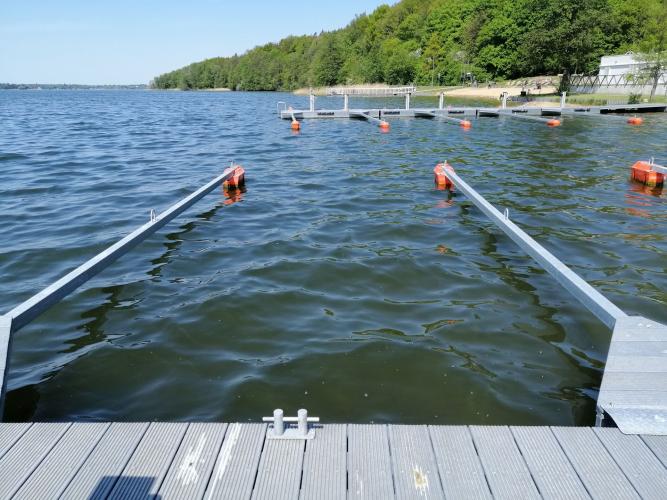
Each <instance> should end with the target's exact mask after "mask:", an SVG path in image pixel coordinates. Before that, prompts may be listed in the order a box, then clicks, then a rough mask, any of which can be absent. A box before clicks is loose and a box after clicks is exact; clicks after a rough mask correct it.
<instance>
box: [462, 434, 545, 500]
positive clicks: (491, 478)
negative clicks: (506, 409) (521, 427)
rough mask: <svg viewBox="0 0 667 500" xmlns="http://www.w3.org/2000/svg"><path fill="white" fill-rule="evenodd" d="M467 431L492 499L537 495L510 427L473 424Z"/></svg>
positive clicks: (533, 496) (525, 497)
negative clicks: (469, 433)
mask: <svg viewBox="0 0 667 500" xmlns="http://www.w3.org/2000/svg"><path fill="white" fill-rule="evenodd" d="M470 432H471V434H472V438H473V441H474V443H475V446H476V447H477V453H478V454H479V458H480V460H481V462H482V466H483V467H484V472H485V473H486V479H487V480H488V482H489V487H490V488H491V493H492V494H493V496H494V498H500V499H503V498H507V499H516V498H522V499H527V498H539V497H540V495H539V493H538V491H537V487H536V486H535V483H534V481H533V478H532V476H531V474H530V471H529V470H528V467H527V465H526V463H525V461H524V460H523V457H522V456H521V452H520V451H519V448H517V445H516V443H515V442H514V437H513V435H512V433H511V432H510V430H509V428H507V427H487V426H472V427H470Z"/></svg>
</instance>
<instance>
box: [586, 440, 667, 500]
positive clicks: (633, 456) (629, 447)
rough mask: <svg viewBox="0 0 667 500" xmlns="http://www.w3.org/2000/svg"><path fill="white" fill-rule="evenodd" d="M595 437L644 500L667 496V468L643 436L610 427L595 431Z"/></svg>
mask: <svg viewBox="0 0 667 500" xmlns="http://www.w3.org/2000/svg"><path fill="white" fill-rule="evenodd" d="M595 434H596V435H597V437H598V438H599V439H600V441H602V444H604V447H605V448H606V449H607V451H608V452H609V454H610V455H611V456H612V458H613V459H614V460H615V461H616V463H617V464H618V466H619V467H620V468H621V470H622V471H623V473H624V474H625V476H626V477H627V478H628V479H629V480H630V482H631V483H632V485H633V486H634V487H635V489H636V490H637V492H638V493H639V495H640V496H641V497H642V498H645V499H656V500H658V499H664V498H665V496H667V475H666V474H665V467H664V465H663V464H662V463H661V462H660V460H659V459H658V457H656V456H655V454H654V453H653V452H652V451H651V449H650V448H649V447H647V446H646V444H644V442H643V441H642V440H641V438H640V437H639V436H626V435H625V434H623V433H621V431H619V430H618V429H609V428H607V429H595Z"/></svg>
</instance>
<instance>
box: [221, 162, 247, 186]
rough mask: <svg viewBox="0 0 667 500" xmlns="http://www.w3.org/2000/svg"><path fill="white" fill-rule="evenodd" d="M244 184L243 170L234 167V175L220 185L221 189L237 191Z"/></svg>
mask: <svg viewBox="0 0 667 500" xmlns="http://www.w3.org/2000/svg"><path fill="white" fill-rule="evenodd" d="M244 184H245V170H244V169H243V167H242V166H241V165H236V166H235V167H234V175H232V176H231V177H230V178H229V179H227V180H226V181H225V182H223V183H222V188H223V189H238V188H240V187H241V186H243V185H244Z"/></svg>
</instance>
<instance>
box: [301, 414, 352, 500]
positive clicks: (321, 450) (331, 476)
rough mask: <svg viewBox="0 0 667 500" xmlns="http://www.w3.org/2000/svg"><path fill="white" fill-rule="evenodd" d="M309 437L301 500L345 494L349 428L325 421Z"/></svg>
mask: <svg viewBox="0 0 667 500" xmlns="http://www.w3.org/2000/svg"><path fill="white" fill-rule="evenodd" d="M315 433H316V438H315V439H312V440H310V441H306V452H305V454H304V458H303V478H302V481H301V499H302V500H311V499H312V500H319V499H322V500H327V499H331V500H334V499H338V498H345V496H346V494H347V428H346V426H345V425H335V424H333V425H326V426H323V427H322V428H319V429H317V430H316V431H315Z"/></svg>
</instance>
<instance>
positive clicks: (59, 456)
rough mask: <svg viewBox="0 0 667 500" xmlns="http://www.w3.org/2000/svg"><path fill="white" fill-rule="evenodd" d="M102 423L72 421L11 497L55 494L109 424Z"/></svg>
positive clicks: (86, 456)
mask: <svg viewBox="0 0 667 500" xmlns="http://www.w3.org/2000/svg"><path fill="white" fill-rule="evenodd" d="M109 426H110V424H108V423H107V424H103V423H74V424H72V426H71V427H70V428H69V429H68V430H67V432H66V433H65V434H64V435H63V437H62V438H61V439H60V441H58V443H57V444H56V445H55V446H54V447H53V449H52V450H51V452H50V453H49V454H48V455H47V456H46V458H44V460H43V461H42V463H41V464H39V466H38V467H37V469H35V471H33V473H32V474H31V475H30V477H29V478H28V479H27V480H26V482H25V483H23V486H21V488H20V489H19V491H18V492H17V493H16V496H14V499H16V500H19V499H25V500H33V499H35V498H58V497H59V496H60V495H61V494H62V493H63V491H64V490H65V488H66V487H67V485H68V484H69V482H70V481H71V479H72V477H74V475H75V474H76V473H77V472H78V470H79V468H80V467H81V466H82V465H83V463H84V462H85V460H86V459H87V458H88V456H89V455H90V454H91V453H92V451H93V449H94V448H95V446H97V443H98V442H99V441H100V439H102V436H103V435H104V433H105V432H106V431H107V429H108V428H109Z"/></svg>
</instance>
